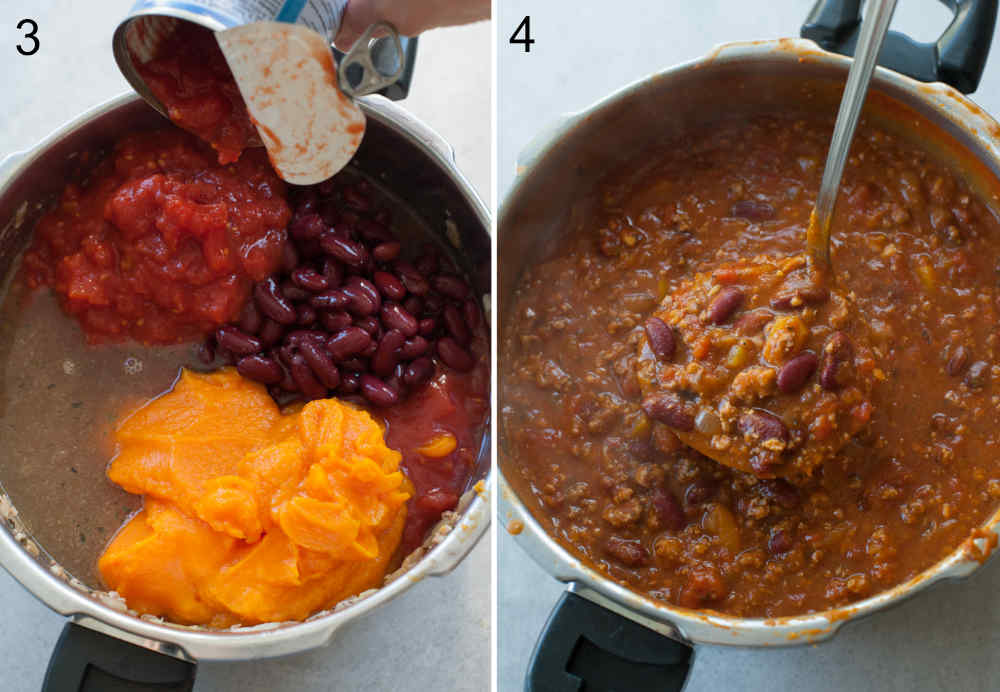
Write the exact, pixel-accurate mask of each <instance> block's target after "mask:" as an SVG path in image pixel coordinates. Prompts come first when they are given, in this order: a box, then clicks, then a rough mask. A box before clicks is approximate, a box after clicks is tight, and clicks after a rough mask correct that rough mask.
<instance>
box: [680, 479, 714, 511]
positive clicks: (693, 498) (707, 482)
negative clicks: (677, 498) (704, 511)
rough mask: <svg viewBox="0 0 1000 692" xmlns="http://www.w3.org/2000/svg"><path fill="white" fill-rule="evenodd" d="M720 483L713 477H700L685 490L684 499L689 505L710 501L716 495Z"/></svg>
mask: <svg viewBox="0 0 1000 692" xmlns="http://www.w3.org/2000/svg"><path fill="white" fill-rule="evenodd" d="M717 489H718V484H717V483H716V482H715V480H713V479H709V478H700V479H698V480H696V481H695V482H694V483H692V484H691V485H689V486H688V487H687V490H686V491H684V501H685V502H687V503H688V504H689V505H700V504H701V503H703V502H708V501H709V500H711V499H712V497H713V496H714V495H715V491H716V490H717Z"/></svg>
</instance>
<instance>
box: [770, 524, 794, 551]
mask: <svg viewBox="0 0 1000 692" xmlns="http://www.w3.org/2000/svg"><path fill="white" fill-rule="evenodd" d="M767 549H768V550H769V551H770V552H771V553H772V554H773V555H783V554H784V553H787V552H788V551H789V550H791V549H792V539H790V538H789V537H788V534H787V533H785V531H783V530H782V529H778V530H777V531H775V532H774V533H772V534H771V537H770V538H769V539H768V541H767Z"/></svg>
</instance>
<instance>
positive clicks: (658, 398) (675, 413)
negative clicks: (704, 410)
mask: <svg viewBox="0 0 1000 692" xmlns="http://www.w3.org/2000/svg"><path fill="white" fill-rule="evenodd" d="M642 409H643V410H644V411H645V412H646V415H647V416H649V417H650V418H652V419H653V420H655V421H658V422H660V423H663V424H665V425H667V426H669V427H671V428H674V429H675V430H680V431H681V432H691V431H692V430H694V414H692V413H691V411H690V408H689V407H688V405H687V404H686V403H685V402H684V401H683V400H682V399H681V398H680V397H679V396H677V395H676V394H674V393H672V392H658V393H656V394H651V395H650V396H648V397H646V399H645V401H643V402H642Z"/></svg>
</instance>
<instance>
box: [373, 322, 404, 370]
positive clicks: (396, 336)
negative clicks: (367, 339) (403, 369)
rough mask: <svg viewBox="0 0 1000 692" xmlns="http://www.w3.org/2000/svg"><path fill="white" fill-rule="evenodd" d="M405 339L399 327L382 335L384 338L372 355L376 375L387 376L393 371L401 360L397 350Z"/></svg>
mask: <svg viewBox="0 0 1000 692" xmlns="http://www.w3.org/2000/svg"><path fill="white" fill-rule="evenodd" d="M405 341H406V337H405V336H404V335H403V332H401V331H399V330H398V329H390V330H389V331H387V332H386V333H385V334H383V335H382V339H381V340H380V341H379V342H378V348H377V349H375V353H374V355H372V363H371V365H372V371H373V372H374V373H375V374H376V375H379V376H381V377H386V376H388V375H389V374H390V373H392V369H393V368H395V367H396V363H397V362H398V361H399V357H398V356H397V355H396V351H397V350H398V349H399V347H400V346H402V345H403V343H404V342H405Z"/></svg>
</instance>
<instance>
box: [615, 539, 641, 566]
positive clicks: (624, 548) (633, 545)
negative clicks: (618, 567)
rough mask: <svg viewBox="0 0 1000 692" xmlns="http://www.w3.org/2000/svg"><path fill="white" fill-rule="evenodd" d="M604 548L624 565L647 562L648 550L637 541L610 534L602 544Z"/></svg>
mask: <svg viewBox="0 0 1000 692" xmlns="http://www.w3.org/2000/svg"><path fill="white" fill-rule="evenodd" d="M604 550H605V551H606V552H607V553H608V555H610V556H611V557H612V558H614V559H615V560H617V561H618V562H620V563H622V564H623V565H625V566H626V567H641V566H643V565H645V564H646V563H647V562H649V551H648V550H646V548H645V547H643V545H642V543H640V542H639V541H629V540H626V539H624V538H621V537H620V536H611V537H610V538H608V540H607V542H606V543H605V544H604Z"/></svg>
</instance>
